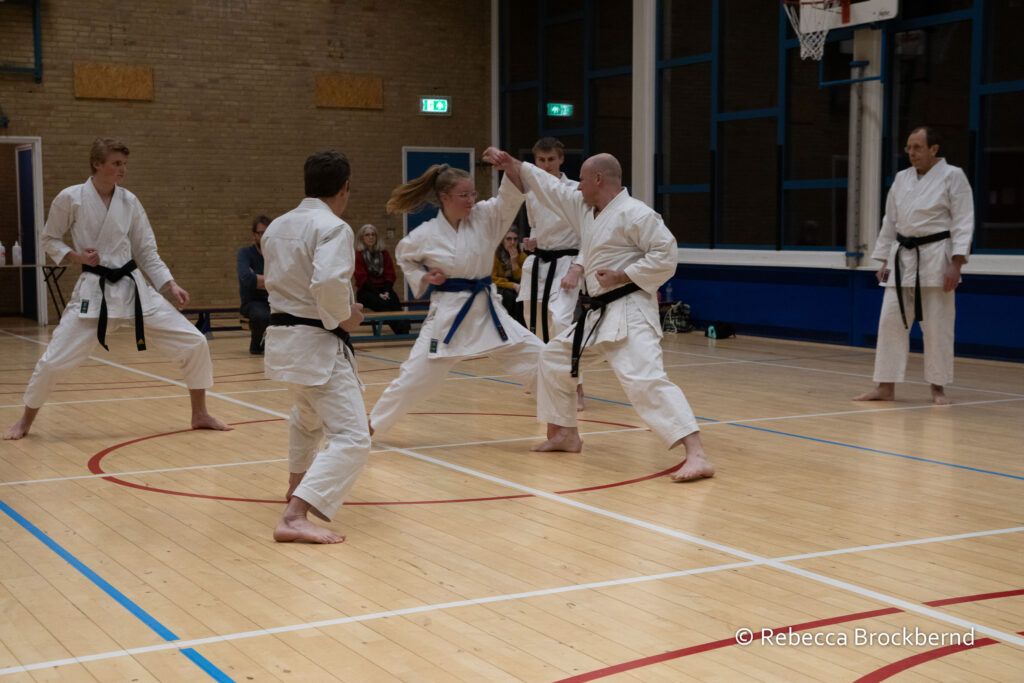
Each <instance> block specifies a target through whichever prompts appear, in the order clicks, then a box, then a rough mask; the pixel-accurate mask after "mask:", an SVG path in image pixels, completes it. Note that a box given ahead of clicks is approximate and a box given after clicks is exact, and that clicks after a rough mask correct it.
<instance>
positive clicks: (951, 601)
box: [924, 588, 1024, 607]
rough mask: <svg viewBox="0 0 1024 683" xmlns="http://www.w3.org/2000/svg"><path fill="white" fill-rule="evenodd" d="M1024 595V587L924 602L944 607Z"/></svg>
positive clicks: (932, 605) (931, 605)
mask: <svg viewBox="0 0 1024 683" xmlns="http://www.w3.org/2000/svg"><path fill="white" fill-rule="evenodd" d="M1018 595H1024V588H1018V589H1016V590H1012V591H999V592H998V593H978V594H977V595H965V596H963V597H960V598H945V599H943V600H932V601H930V602H926V603H924V604H925V605H928V606H929V607H942V606H943V605H955V604H957V603H960V602H979V601H981V600H994V599H996V598H1012V597H1015V596H1018Z"/></svg>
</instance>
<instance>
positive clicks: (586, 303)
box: [572, 282, 640, 377]
mask: <svg viewBox="0 0 1024 683" xmlns="http://www.w3.org/2000/svg"><path fill="white" fill-rule="evenodd" d="M638 291H640V285H638V284H636V283H635V282H630V283H629V284H628V285H623V286H621V287H618V288H616V289H612V290H610V291H607V292H605V293H604V294H598V295H597V296H588V295H586V294H580V300H579V307H578V308H577V309H576V320H575V321H574V322H575V324H576V328H575V329H574V330H573V331H572V376H573V377H579V376H580V356H582V355H583V348H584V347H585V346H586V345H587V342H588V341H590V337H591V336H593V334H594V332H596V331H597V328H598V326H600V324H601V321H602V320H604V309H605V306H607V305H608V304H610V303H611V302H613V301H615V300H616V299H621V298H622V297H624V296H626V295H627V294H632V293H633V292H638ZM591 311H601V314H600V316H599V317H598V318H597V322H595V323H594V326H593V327H591V328H590V335H588V336H587V341H583V331H584V330H585V329H586V327H587V325H586V323H587V314H588V313H590V312H591Z"/></svg>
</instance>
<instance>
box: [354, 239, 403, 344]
mask: <svg viewBox="0 0 1024 683" xmlns="http://www.w3.org/2000/svg"><path fill="white" fill-rule="evenodd" d="M353 279H354V280H355V282H354V283H353V284H354V285H355V290H356V301H358V302H359V303H361V304H362V305H363V308H365V309H367V310H370V311H378V312H380V311H400V310H402V304H401V303H400V302H399V299H398V295H397V294H395V289H394V287H395V265H394V262H393V261H392V260H391V254H389V253H388V250H387V249H381V248H380V242H379V241H378V239H377V228H375V227H374V226H373V225H371V224H370V223H367V224H366V225H364V226H363V227H361V228H359V232H358V233H357V234H356V270H355V274H354V275H353ZM388 325H389V326H390V327H391V330H392V331H393V332H394V333H395V334H409V328H410V325H411V323H410V322H409V321H407V320H395V321H392V322H389V323H388Z"/></svg>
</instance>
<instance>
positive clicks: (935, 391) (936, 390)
mask: <svg viewBox="0 0 1024 683" xmlns="http://www.w3.org/2000/svg"><path fill="white" fill-rule="evenodd" d="M932 403H934V404H935V405H937V406H948V405H950V404H951V403H952V401H950V400H949V397H948V396H946V390H945V389H943V388H942V387H941V386H939V385H938V384H933V385H932Z"/></svg>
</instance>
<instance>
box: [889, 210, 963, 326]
mask: <svg viewBox="0 0 1024 683" xmlns="http://www.w3.org/2000/svg"><path fill="white" fill-rule="evenodd" d="M949 237H950V234H949V230H944V231H943V232H937V233H934V234H932V235H922V236H921V237H907V236H905V235H901V234H899V233H896V241H897V242H899V243H900V246H899V247H897V248H896V297H897V298H898V299H899V302H900V317H902V318H903V327H906V328H908V329H909V327H910V326H909V325H907V314H906V311H904V310H903V270H902V268H901V267H900V251H902V250H903V249H913V250H914V257H915V262H914V263H915V268H916V269H917V270H916V271H915V276H914V320H917V321H921V320H924V314H923V312H922V311H921V250H920V249H918V247H920V246H921V245H922V244H931V243H932V242H939V241H941V240H944V239H949Z"/></svg>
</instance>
